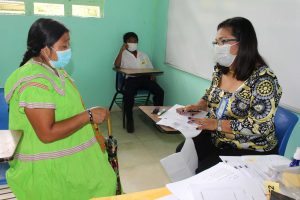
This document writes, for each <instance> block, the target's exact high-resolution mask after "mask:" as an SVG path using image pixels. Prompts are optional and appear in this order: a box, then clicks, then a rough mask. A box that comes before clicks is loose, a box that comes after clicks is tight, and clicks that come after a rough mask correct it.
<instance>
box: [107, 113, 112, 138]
mask: <svg viewBox="0 0 300 200" xmlns="http://www.w3.org/2000/svg"><path fill="white" fill-rule="evenodd" d="M107 130H108V137H111V136H112V130H111V120H110V117H108V118H107Z"/></svg>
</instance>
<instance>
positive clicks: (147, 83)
mask: <svg viewBox="0 0 300 200" xmlns="http://www.w3.org/2000/svg"><path fill="white" fill-rule="evenodd" d="M138 40H139V39H138V36H137V35H136V34H135V33H133V32H128V33H126V34H124V36H123V41H124V44H123V45H122V47H121V49H120V52H119V54H118V56H117V58H116V60H115V63H114V64H115V67H117V68H118V67H122V68H132V69H140V68H153V66H152V64H151V61H150V59H149V57H148V56H147V55H146V54H145V53H143V52H140V51H138V50H137V45H138ZM141 89H143V90H148V91H150V92H151V93H152V94H153V95H154V96H153V103H154V105H155V106H161V105H163V102H164V91H163V89H162V88H161V87H160V86H159V85H158V84H157V83H156V81H155V79H154V77H152V76H127V77H126V83H125V91H124V105H125V106H124V109H125V115H126V119H127V123H126V129H127V132H128V133H133V132H134V123H133V116H132V108H133V105H134V96H135V94H136V93H137V91H138V90H141Z"/></svg>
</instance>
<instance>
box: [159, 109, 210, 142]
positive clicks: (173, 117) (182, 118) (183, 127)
mask: <svg viewBox="0 0 300 200" xmlns="http://www.w3.org/2000/svg"><path fill="white" fill-rule="evenodd" d="M181 107H183V106H182V105H178V104H176V105H174V106H173V107H171V108H170V109H169V110H168V111H167V112H165V113H164V114H163V115H162V116H160V118H161V120H160V121H159V122H157V123H156V124H158V125H164V126H169V127H172V128H174V129H176V130H178V131H180V132H181V133H182V134H183V135H184V136H185V137H186V138H192V137H196V136H197V135H199V133H200V132H201V130H196V128H197V127H198V126H199V125H197V124H189V123H188V121H189V119H188V117H191V115H180V114H178V113H177V112H176V109H177V108H181ZM206 115H207V112H205V111H201V112H199V113H198V114H196V115H194V116H193V117H195V118H205V117H206Z"/></svg>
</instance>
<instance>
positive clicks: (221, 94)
mask: <svg viewBox="0 0 300 200" xmlns="http://www.w3.org/2000/svg"><path fill="white" fill-rule="evenodd" d="M221 77H222V71H221V69H220V68H218V67H215V69H214V73H213V77H212V82H211V86H210V88H209V89H207V90H206V93H205V95H204V96H203V97H202V98H203V99H204V100H206V101H207V103H208V108H209V117H210V118H217V117H216V116H217V115H216V113H217V109H218V107H219V104H220V102H221V100H222V98H227V99H228V103H227V105H226V109H225V111H224V113H223V115H222V117H221V118H220V119H222V120H230V126H231V129H232V132H233V134H226V133H224V132H218V131H216V132H213V133H212V139H213V142H214V144H215V145H216V146H217V147H222V146H223V145H224V144H226V145H231V146H233V147H234V148H238V149H251V150H255V151H270V150H272V149H273V148H274V147H275V146H276V145H277V139H276V136H275V126H274V116H275V112H276V109H277V106H278V103H279V100H280V98H281V95H282V90H281V87H280V85H279V83H278V80H277V78H276V76H275V74H274V73H273V71H272V70H271V69H270V68H269V67H267V66H261V67H259V68H258V69H257V70H255V71H254V72H253V73H252V75H251V76H250V77H249V78H248V79H247V80H246V81H245V82H244V83H243V84H242V85H241V86H240V87H239V88H238V89H237V90H236V91H235V92H234V93H231V92H228V91H225V90H223V89H221V88H219V87H218V86H219V84H220V81H221Z"/></svg>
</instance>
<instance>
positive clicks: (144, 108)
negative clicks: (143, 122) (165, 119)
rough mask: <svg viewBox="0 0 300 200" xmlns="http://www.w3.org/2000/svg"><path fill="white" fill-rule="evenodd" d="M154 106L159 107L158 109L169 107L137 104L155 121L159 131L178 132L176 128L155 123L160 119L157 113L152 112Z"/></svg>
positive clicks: (167, 107)
mask: <svg viewBox="0 0 300 200" xmlns="http://www.w3.org/2000/svg"><path fill="white" fill-rule="evenodd" d="M156 107H159V110H162V109H166V110H168V109H169V108H171V106H139V109H141V111H143V112H144V113H145V114H146V115H147V116H148V117H149V118H150V119H151V120H152V121H153V122H154V123H155V125H156V126H157V128H158V129H159V130H160V131H162V132H166V133H179V132H178V131H177V130H176V129H173V128H171V127H168V126H163V125H157V124H156V122H158V121H159V120H160V118H158V115H156V114H152V111H153V110H154V109H155V108H156Z"/></svg>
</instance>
